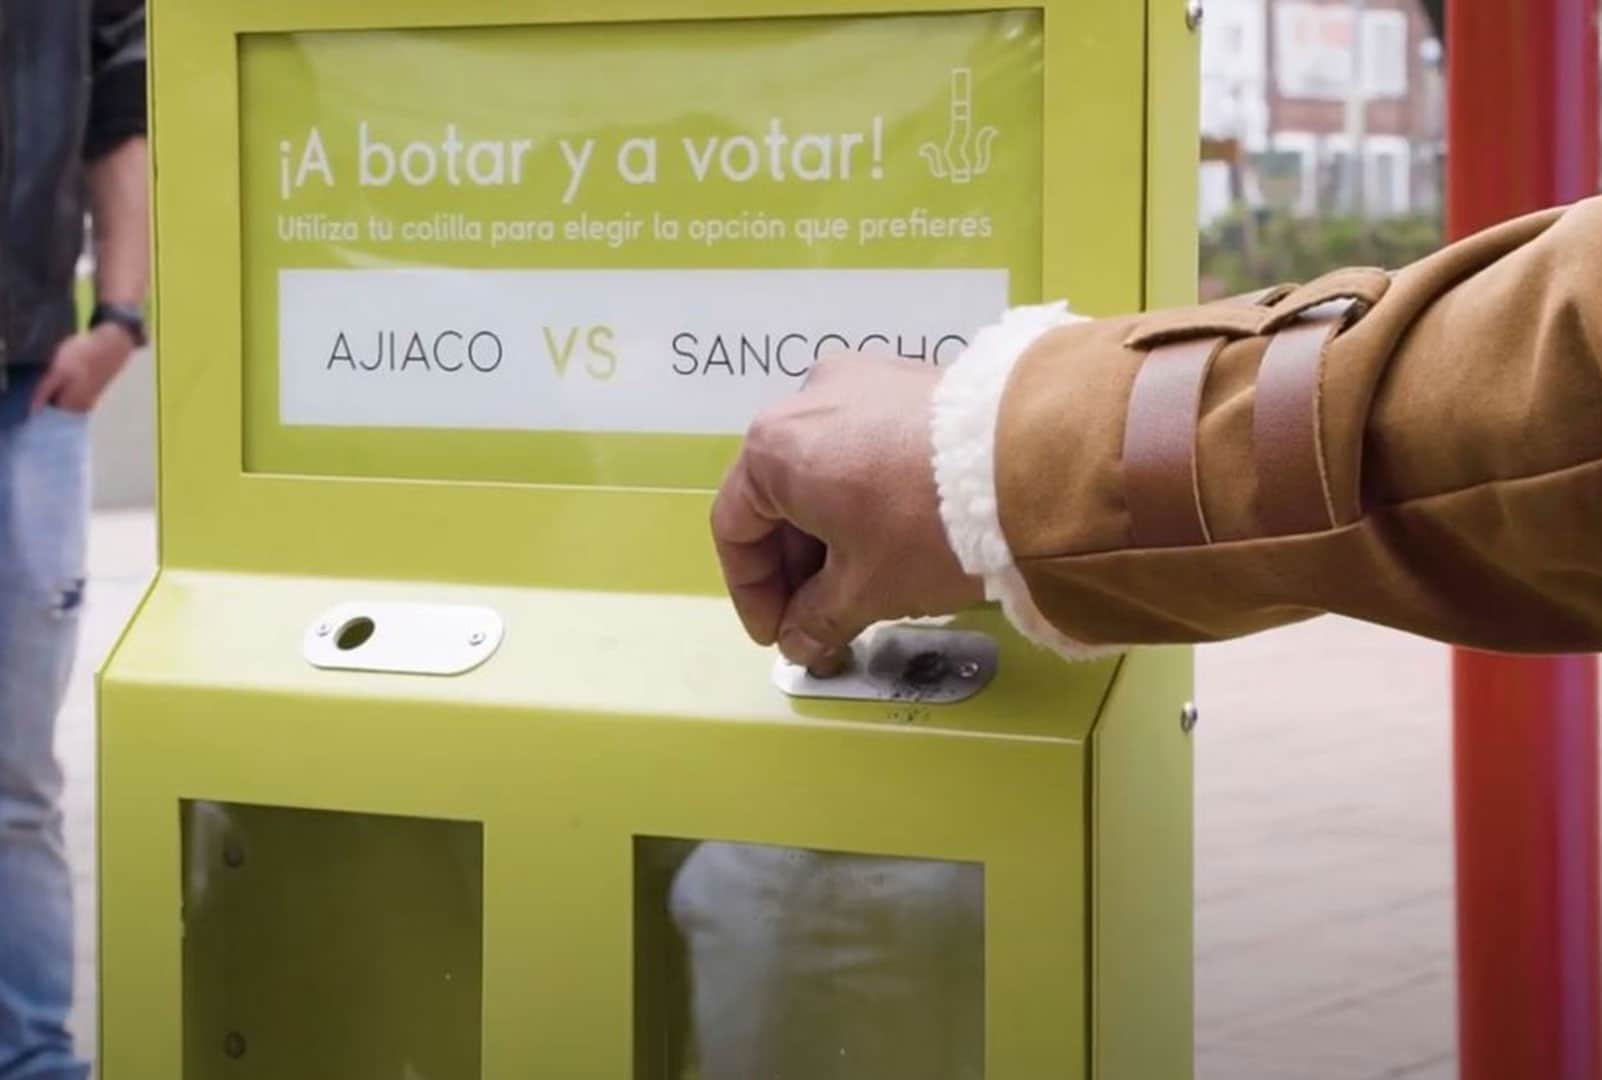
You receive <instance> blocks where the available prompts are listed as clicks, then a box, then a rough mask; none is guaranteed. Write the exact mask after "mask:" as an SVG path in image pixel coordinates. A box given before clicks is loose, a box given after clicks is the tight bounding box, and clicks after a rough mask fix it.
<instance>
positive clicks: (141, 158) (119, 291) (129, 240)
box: [88, 137, 150, 307]
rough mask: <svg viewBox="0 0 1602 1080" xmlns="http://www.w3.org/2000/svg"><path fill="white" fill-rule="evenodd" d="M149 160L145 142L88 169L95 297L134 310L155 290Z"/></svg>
mask: <svg viewBox="0 0 1602 1080" xmlns="http://www.w3.org/2000/svg"><path fill="white" fill-rule="evenodd" d="M147 154H148V151H147V147H146V142H145V139H144V138H143V137H136V138H130V139H126V140H124V141H123V142H121V143H120V144H118V145H117V146H116V147H115V148H113V149H112V150H110V151H108V152H107V153H105V154H103V155H101V156H100V157H98V158H96V159H95V160H94V161H92V162H91V163H90V164H89V167H88V184H89V211H90V215H91V217H92V218H93V221H94V243H95V290H96V296H97V297H98V298H99V299H100V300H103V301H105V302H108V303H114V304H121V305H125V306H129V307H137V306H139V305H141V304H143V303H144V301H145V296H146V293H147V292H148V290H149V287H150V225H149V212H150V210H149V207H150V200H149V190H148V179H147V176H148V158H147Z"/></svg>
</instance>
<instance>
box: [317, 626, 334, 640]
mask: <svg viewBox="0 0 1602 1080" xmlns="http://www.w3.org/2000/svg"><path fill="white" fill-rule="evenodd" d="M333 632H334V628H333V627H332V626H329V625H328V624H327V623H318V624H317V636H318V637H327V636H328V635H329V634H331V633H333Z"/></svg>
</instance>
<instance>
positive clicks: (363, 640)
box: [334, 615, 374, 652]
mask: <svg viewBox="0 0 1602 1080" xmlns="http://www.w3.org/2000/svg"><path fill="white" fill-rule="evenodd" d="M373 630H374V626H373V620H371V619H369V618H368V617H367V616H366V615H359V616H357V617H356V618H354V619H351V620H350V621H349V622H347V623H346V624H345V625H344V626H341V627H340V628H339V634H338V635H337V636H336V637H335V638H334V644H335V645H338V646H339V648H340V650H341V651H343V652H350V651H351V650H352V649H359V648H361V647H362V646H363V645H366V644H367V639H368V638H370V637H372V636H373Z"/></svg>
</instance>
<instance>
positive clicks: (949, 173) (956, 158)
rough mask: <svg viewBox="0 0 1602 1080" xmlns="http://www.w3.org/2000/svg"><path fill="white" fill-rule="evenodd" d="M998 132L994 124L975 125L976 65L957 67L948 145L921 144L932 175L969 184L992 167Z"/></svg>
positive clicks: (953, 86) (949, 120)
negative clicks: (991, 145) (991, 146)
mask: <svg viewBox="0 0 1602 1080" xmlns="http://www.w3.org/2000/svg"><path fill="white" fill-rule="evenodd" d="M998 134H1000V132H998V131H997V130H996V128H995V127H993V126H991V125H986V126H984V127H982V128H979V129H978V130H977V131H976V130H975V129H974V121H973V69H971V68H953V69H952V71H951V111H950V114H949V119H948V125H947V129H946V142H945V145H944V146H941V145H938V144H936V143H934V142H926V143H924V144H923V145H922V146H920V147H918V153H920V154H922V155H923V158H924V160H925V161H926V162H928V163H929V172H930V174H931V175H933V176H935V177H936V178H938V179H941V180H950V181H951V182H952V183H953V184H966V183H967V182H968V181H970V180H972V179H973V178H974V177H976V176H982V175H984V174H985V173H986V172H988V171H989V169H990V144H991V143H992V142H994V141H995V138H996V136H997V135H998Z"/></svg>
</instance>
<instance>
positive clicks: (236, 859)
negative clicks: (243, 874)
mask: <svg viewBox="0 0 1602 1080" xmlns="http://www.w3.org/2000/svg"><path fill="white" fill-rule="evenodd" d="M223 865H224V866H226V867H228V869H230V870H238V869H239V868H240V867H241V866H244V865H245V849H244V848H242V847H240V846H239V845H238V844H236V843H229V844H228V845H227V846H226V847H224V848H223Z"/></svg>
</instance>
